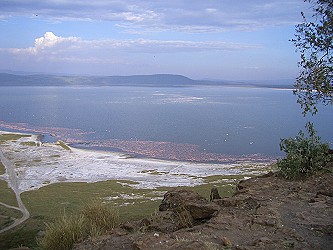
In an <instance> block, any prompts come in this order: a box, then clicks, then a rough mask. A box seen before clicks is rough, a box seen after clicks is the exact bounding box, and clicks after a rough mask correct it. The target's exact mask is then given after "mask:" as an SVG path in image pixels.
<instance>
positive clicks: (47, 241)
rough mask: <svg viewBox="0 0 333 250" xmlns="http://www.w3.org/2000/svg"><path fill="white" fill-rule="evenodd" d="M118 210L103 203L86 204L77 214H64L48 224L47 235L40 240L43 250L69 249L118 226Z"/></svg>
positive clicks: (39, 244) (39, 243)
mask: <svg viewBox="0 0 333 250" xmlns="http://www.w3.org/2000/svg"><path fill="white" fill-rule="evenodd" d="M118 224H119V216H118V212H117V211H116V210H114V209H112V208H110V207H109V206H107V205H105V204H101V203H97V202H95V203H92V204H89V205H86V206H84V208H83V209H82V211H81V213H80V214H79V215H77V216H66V215H64V216H62V217H61V218H60V219H58V220H56V221H55V222H54V223H51V224H46V231H45V236H44V237H43V238H41V239H39V240H38V246H39V248H40V249H41V250H43V249H47V250H67V249H71V248H72V247H73V245H74V244H75V243H77V242H79V241H80V240H82V239H84V238H86V237H88V236H90V237H96V236H99V235H102V234H106V233H107V232H109V231H111V230H112V229H113V228H115V227H116V226H118Z"/></svg>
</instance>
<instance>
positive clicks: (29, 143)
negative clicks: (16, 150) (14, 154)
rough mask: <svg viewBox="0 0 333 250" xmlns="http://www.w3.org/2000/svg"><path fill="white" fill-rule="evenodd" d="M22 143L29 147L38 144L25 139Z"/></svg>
mask: <svg viewBox="0 0 333 250" xmlns="http://www.w3.org/2000/svg"><path fill="white" fill-rule="evenodd" d="M21 145H23V146H29V147H35V146H37V144H36V142H34V141H24V142H21Z"/></svg>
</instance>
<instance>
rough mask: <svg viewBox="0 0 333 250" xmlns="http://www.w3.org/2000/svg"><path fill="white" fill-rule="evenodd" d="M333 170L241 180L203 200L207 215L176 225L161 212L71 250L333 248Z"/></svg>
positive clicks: (272, 174)
mask: <svg viewBox="0 0 333 250" xmlns="http://www.w3.org/2000/svg"><path fill="white" fill-rule="evenodd" d="M332 165H333V164H332ZM332 170H333V167H332V166H330V171H326V172H322V173H318V174H316V175H314V176H311V177H309V178H307V179H305V180H297V181H288V180H285V179H283V178H282V177H281V176H279V175H278V174H277V173H269V174H266V175H264V176H260V177H256V178H252V179H248V180H245V181H241V182H240V183H239V184H238V186H237V191H236V193H235V194H234V195H233V196H232V197H226V198H222V199H216V200H214V201H213V202H209V201H207V204H208V205H207V206H210V205H209V204H211V205H214V208H215V207H216V205H217V207H218V210H217V211H216V212H215V213H214V214H212V215H211V216H210V218H209V219H206V220H192V222H193V223H192V222H191V223H185V224H186V226H184V221H183V223H182V225H183V226H179V225H180V223H179V221H176V220H175V219H174V218H175V217H172V216H169V217H168V216H167V213H168V211H164V212H160V213H161V214H160V215H155V217H154V218H146V219H143V220H142V221H139V222H128V223H127V224H123V225H122V226H121V227H120V228H117V229H115V230H114V231H113V232H112V233H111V234H110V235H108V236H101V237H98V238H94V239H89V240H86V241H84V242H82V243H80V244H78V245H76V246H75V247H74V249H85V250H87V249H195V250H198V249H208V250H211V249H333V186H332V183H333V173H332ZM185 202H186V201H185ZM192 202H193V201H192ZM213 203H214V204H213ZM169 212H170V211H169ZM159 216H160V217H159ZM166 217H168V218H169V220H165V219H163V218H166ZM172 218H173V219H172ZM177 218H178V219H181V218H183V219H184V218H185V217H184V216H183V217H177ZM181 227H182V228H181Z"/></svg>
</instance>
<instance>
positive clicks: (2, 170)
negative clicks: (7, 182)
mask: <svg viewBox="0 0 333 250" xmlns="http://www.w3.org/2000/svg"><path fill="white" fill-rule="evenodd" d="M5 173H6V168H5V166H4V165H3V164H2V162H1V160H0V175H3V174H5Z"/></svg>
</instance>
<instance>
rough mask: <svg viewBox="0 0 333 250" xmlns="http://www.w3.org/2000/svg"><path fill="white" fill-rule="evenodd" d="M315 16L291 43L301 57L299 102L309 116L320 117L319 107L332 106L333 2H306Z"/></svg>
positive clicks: (298, 31)
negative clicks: (321, 104) (323, 105)
mask: <svg viewBox="0 0 333 250" xmlns="http://www.w3.org/2000/svg"><path fill="white" fill-rule="evenodd" d="M304 1H305V2H309V3H310V4H311V7H312V10H313V13H314V14H313V15H312V18H310V19H309V20H307V18H306V17H305V14H304V13H303V12H302V16H303V22H302V23H301V24H298V25H297V26H296V34H295V39H292V42H293V43H294V44H295V47H296V49H297V50H298V51H299V52H300V53H301V60H300V62H299V64H298V65H299V67H300V73H299V75H298V77H297V79H296V85H295V87H296V89H295V91H294V94H295V95H297V97H298V100H297V102H298V103H299V104H300V105H301V107H302V109H303V114H304V115H305V114H306V113H307V112H310V113H312V114H315V113H317V111H318V110H317V104H318V103H323V104H333V73H332V72H333V57H332V55H333V53H332V52H333V4H332V0H304Z"/></svg>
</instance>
